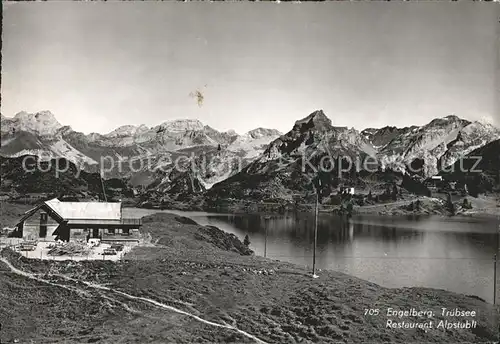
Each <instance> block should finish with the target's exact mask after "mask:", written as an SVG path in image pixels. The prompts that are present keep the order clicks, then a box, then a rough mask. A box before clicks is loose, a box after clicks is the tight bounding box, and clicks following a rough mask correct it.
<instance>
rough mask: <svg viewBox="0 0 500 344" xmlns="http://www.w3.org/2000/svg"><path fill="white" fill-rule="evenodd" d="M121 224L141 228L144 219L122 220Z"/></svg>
mask: <svg viewBox="0 0 500 344" xmlns="http://www.w3.org/2000/svg"><path fill="white" fill-rule="evenodd" d="M120 224H123V225H137V226H141V225H142V219H141V218H122V219H121V221H120Z"/></svg>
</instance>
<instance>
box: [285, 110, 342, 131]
mask: <svg viewBox="0 0 500 344" xmlns="http://www.w3.org/2000/svg"><path fill="white" fill-rule="evenodd" d="M331 127H332V121H331V120H330V119H329V118H328V117H326V115H325V113H324V112H323V110H316V111H314V112H313V113H311V114H310V115H309V116H307V117H305V118H303V119H301V120H298V121H296V122H295V125H294V126H293V130H299V131H306V130H318V131H326V130H329V129H331Z"/></svg>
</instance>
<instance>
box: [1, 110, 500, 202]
mask: <svg viewBox="0 0 500 344" xmlns="http://www.w3.org/2000/svg"><path fill="white" fill-rule="evenodd" d="M499 139H500V130H499V129H498V128H496V127H494V126H493V125H491V124H488V123H483V122H479V121H475V122H471V121H468V120H465V119H461V118H459V117H457V116H454V115H450V116H446V117H443V118H437V119H434V120H432V121H431V122H429V123H428V124H426V125H423V126H410V127H405V128H397V127H393V126H386V127H383V128H367V129H364V130H361V131H358V130H356V129H354V128H348V127H339V126H333V125H332V122H331V120H330V119H329V118H328V117H327V116H326V115H325V114H324V112H323V111H322V110H317V111H314V112H313V113H311V114H310V115H308V116H306V117H305V118H303V119H300V120H298V121H296V122H295V124H294V126H293V127H292V128H291V130H290V131H289V132H287V133H286V134H281V133H280V132H279V131H277V130H274V129H265V128H257V129H254V130H251V131H249V132H247V133H245V134H243V135H239V134H237V133H236V132H234V131H232V130H230V131H218V130H216V129H214V128H211V127H210V126H208V125H204V124H203V123H202V122H200V121H198V120H192V119H184V120H173V121H167V122H163V123H161V124H159V125H156V126H153V127H148V126H146V125H139V126H134V125H123V126H120V127H118V128H116V129H115V130H113V131H111V132H110V133H107V134H99V133H90V134H83V133H81V132H77V131H74V130H73V129H72V128H71V127H69V126H64V125H61V124H60V123H59V122H58V121H57V119H56V117H55V116H54V115H53V114H52V113H51V112H49V111H41V112H38V113H34V114H30V113H27V112H20V113H18V114H16V115H15V116H14V117H12V118H8V117H4V116H1V147H0V156H2V157H3V158H4V159H8V158H19V157H21V156H25V155H34V156H37V157H38V159H42V160H44V159H45V160H48V159H54V158H64V159H66V160H68V161H69V162H71V163H73V164H75V165H76V166H77V167H78V168H80V169H83V170H84V171H86V172H89V173H93V172H99V170H101V171H103V175H104V177H105V178H107V179H109V178H126V179H127V180H128V182H129V184H131V185H132V186H134V187H136V188H139V189H140V190H142V191H144V194H145V196H144V197H143V200H145V201H149V200H154V201H155V202H163V203H168V202H169V201H172V200H173V201H182V200H186V199H189V198H190V196H192V195H193V194H203V195H204V196H205V197H206V199H207V200H209V201H215V200H218V199H221V198H239V199H254V200H264V199H275V198H278V199H286V200H292V199H294V198H296V197H305V195H306V194H309V193H310V192H311V186H310V184H311V178H314V177H320V180H321V181H322V191H321V192H324V193H325V194H327V193H328V192H330V191H331V189H333V188H336V187H338V185H339V184H345V183H349V184H354V185H358V186H359V187H366V186H367V185H368V184H369V185H370V187H376V185H377V183H379V182H380V183H384V182H386V181H387V178H396V176H397V178H401V176H402V175H412V176H414V177H417V178H420V179H421V180H423V179H425V178H429V177H430V176H433V175H436V174H438V173H439V172H440V171H441V170H442V168H443V167H446V166H451V165H453V164H454V163H456V161H457V160H458V159H459V158H460V157H462V156H466V155H467V154H469V153H472V152H477V151H478V149H481V148H482V147H485V146H487V145H488V144H490V143H492V142H495V141H497V140H499ZM103 157H106V158H103ZM325 158H328V159H325ZM339 159H340V160H339ZM346 159H347V160H350V161H353V162H356V161H367V159H371V161H372V163H373V164H374V166H375V170H373V169H370V171H367V170H366V168H358V169H351V170H349V171H339V168H338V166H334V165H338V162H339V161H341V162H342V161H344V160H346ZM325 162H326V164H327V165H328V164H330V166H327V173H325V168H324V167H325V166H324V163H325ZM335 162H337V164H336V163H335ZM321 164H323V165H321ZM415 165H416V166H420V167H421V169H420V170H419V171H414V169H413V168H409V167H410V166H415ZM319 166H322V167H323V169H322V170H318V167H319ZM389 175H390V176H392V177H389Z"/></svg>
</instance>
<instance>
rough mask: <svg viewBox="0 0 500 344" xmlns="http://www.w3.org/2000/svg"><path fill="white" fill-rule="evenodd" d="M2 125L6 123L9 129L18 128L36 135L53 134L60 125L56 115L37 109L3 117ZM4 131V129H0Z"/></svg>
mask: <svg viewBox="0 0 500 344" xmlns="http://www.w3.org/2000/svg"><path fill="white" fill-rule="evenodd" d="M3 122H4V123H2V126H3V125H6V126H7V129H9V130H12V129H14V130H20V131H27V132H30V133H35V134H38V135H42V136H45V135H53V134H55V132H56V131H57V130H58V129H59V128H61V127H62V125H61V124H60V123H59V122H58V121H57V119H56V117H55V116H54V115H53V114H52V112H50V111H39V112H37V113H34V114H33V113H28V112H26V111H21V112H18V113H17V114H16V115H15V116H14V117H13V118H6V117H5V118H4V119H3ZM2 131H5V129H2Z"/></svg>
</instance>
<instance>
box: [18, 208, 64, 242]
mask: <svg viewBox="0 0 500 344" xmlns="http://www.w3.org/2000/svg"><path fill="white" fill-rule="evenodd" d="M41 213H45V211H43V210H41V209H39V210H37V211H36V212H35V213H34V214H32V215H31V216H30V217H28V218H27V219H26V220H25V221H24V226H23V239H25V240H43V241H54V239H55V235H52V233H54V231H55V230H56V228H57V226H58V225H59V224H58V223H57V221H55V220H54V219H52V218H51V217H50V215H47V222H46V223H47V232H46V235H45V236H43V237H40V216H41Z"/></svg>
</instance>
